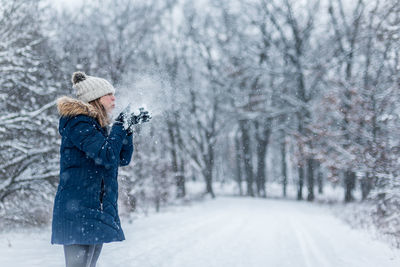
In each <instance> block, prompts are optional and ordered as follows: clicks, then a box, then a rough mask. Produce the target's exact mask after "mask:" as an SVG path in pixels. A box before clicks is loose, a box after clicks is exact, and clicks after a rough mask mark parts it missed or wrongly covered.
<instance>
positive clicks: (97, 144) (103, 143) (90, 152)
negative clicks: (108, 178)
mask: <svg viewBox="0 0 400 267" xmlns="http://www.w3.org/2000/svg"><path fill="white" fill-rule="evenodd" d="M65 134H66V135H67V137H68V138H69V139H70V140H71V142H72V143H73V144H74V145H75V146H76V147H77V148H78V149H80V150H81V151H83V152H85V153H86V155H87V156H89V157H90V158H92V159H93V160H94V161H95V163H96V164H99V165H104V166H105V167H106V168H111V167H112V166H113V165H117V164H118V160H119V158H118V157H119V155H120V152H121V148H122V145H123V140H124V139H125V137H126V135H127V133H126V131H125V130H124V129H123V126H122V124H114V125H113V126H112V128H111V132H110V135H109V136H108V137H105V136H104V135H103V134H102V133H101V132H100V131H99V130H98V129H97V128H96V126H95V124H94V122H93V121H92V120H91V119H89V118H87V119H86V118H82V117H81V118H79V117H75V118H74V119H72V120H71V121H70V123H69V127H67V128H66V132H65Z"/></svg>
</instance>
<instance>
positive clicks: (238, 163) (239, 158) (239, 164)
mask: <svg viewBox="0 0 400 267" xmlns="http://www.w3.org/2000/svg"><path fill="white" fill-rule="evenodd" d="M235 151H236V181H237V183H238V186H239V195H240V196H242V195H243V189H242V150H241V145H240V139H239V137H238V136H236V137H235Z"/></svg>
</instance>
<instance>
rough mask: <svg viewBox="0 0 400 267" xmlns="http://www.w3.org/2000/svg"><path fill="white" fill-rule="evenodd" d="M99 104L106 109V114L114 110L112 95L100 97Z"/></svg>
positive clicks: (113, 97)
mask: <svg viewBox="0 0 400 267" xmlns="http://www.w3.org/2000/svg"><path fill="white" fill-rule="evenodd" d="M100 103H101V104H102V105H103V107H104V108H105V109H106V111H107V113H108V114H111V112H112V111H113V109H114V108H115V96H114V95H113V94H112V93H109V94H108V95H104V96H102V97H100Z"/></svg>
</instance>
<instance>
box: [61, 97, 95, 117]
mask: <svg viewBox="0 0 400 267" xmlns="http://www.w3.org/2000/svg"><path fill="white" fill-rule="evenodd" d="M57 109H58V113H59V114H60V115H61V116H62V117H72V116H77V115H87V116H89V117H93V118H96V117H97V115H98V113H97V111H96V109H95V108H94V107H93V106H92V105H90V104H88V103H85V102H83V101H81V100H78V99H75V98H71V97H68V96H63V97H60V98H58V99H57Z"/></svg>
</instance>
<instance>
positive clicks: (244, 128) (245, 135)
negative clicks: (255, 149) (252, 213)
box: [239, 120, 254, 197]
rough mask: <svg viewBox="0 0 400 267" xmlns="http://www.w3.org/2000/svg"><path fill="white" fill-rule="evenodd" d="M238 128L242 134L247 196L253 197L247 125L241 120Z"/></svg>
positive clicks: (251, 165)
mask: <svg viewBox="0 0 400 267" xmlns="http://www.w3.org/2000/svg"><path fill="white" fill-rule="evenodd" d="M239 126H240V130H241V132H242V145H243V156H244V169H245V174H246V182H247V195H248V196H252V197H254V190H253V182H254V181H253V180H254V179H253V164H252V154H251V147H250V136H249V132H248V127H249V123H248V122H246V121H244V120H241V121H239Z"/></svg>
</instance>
